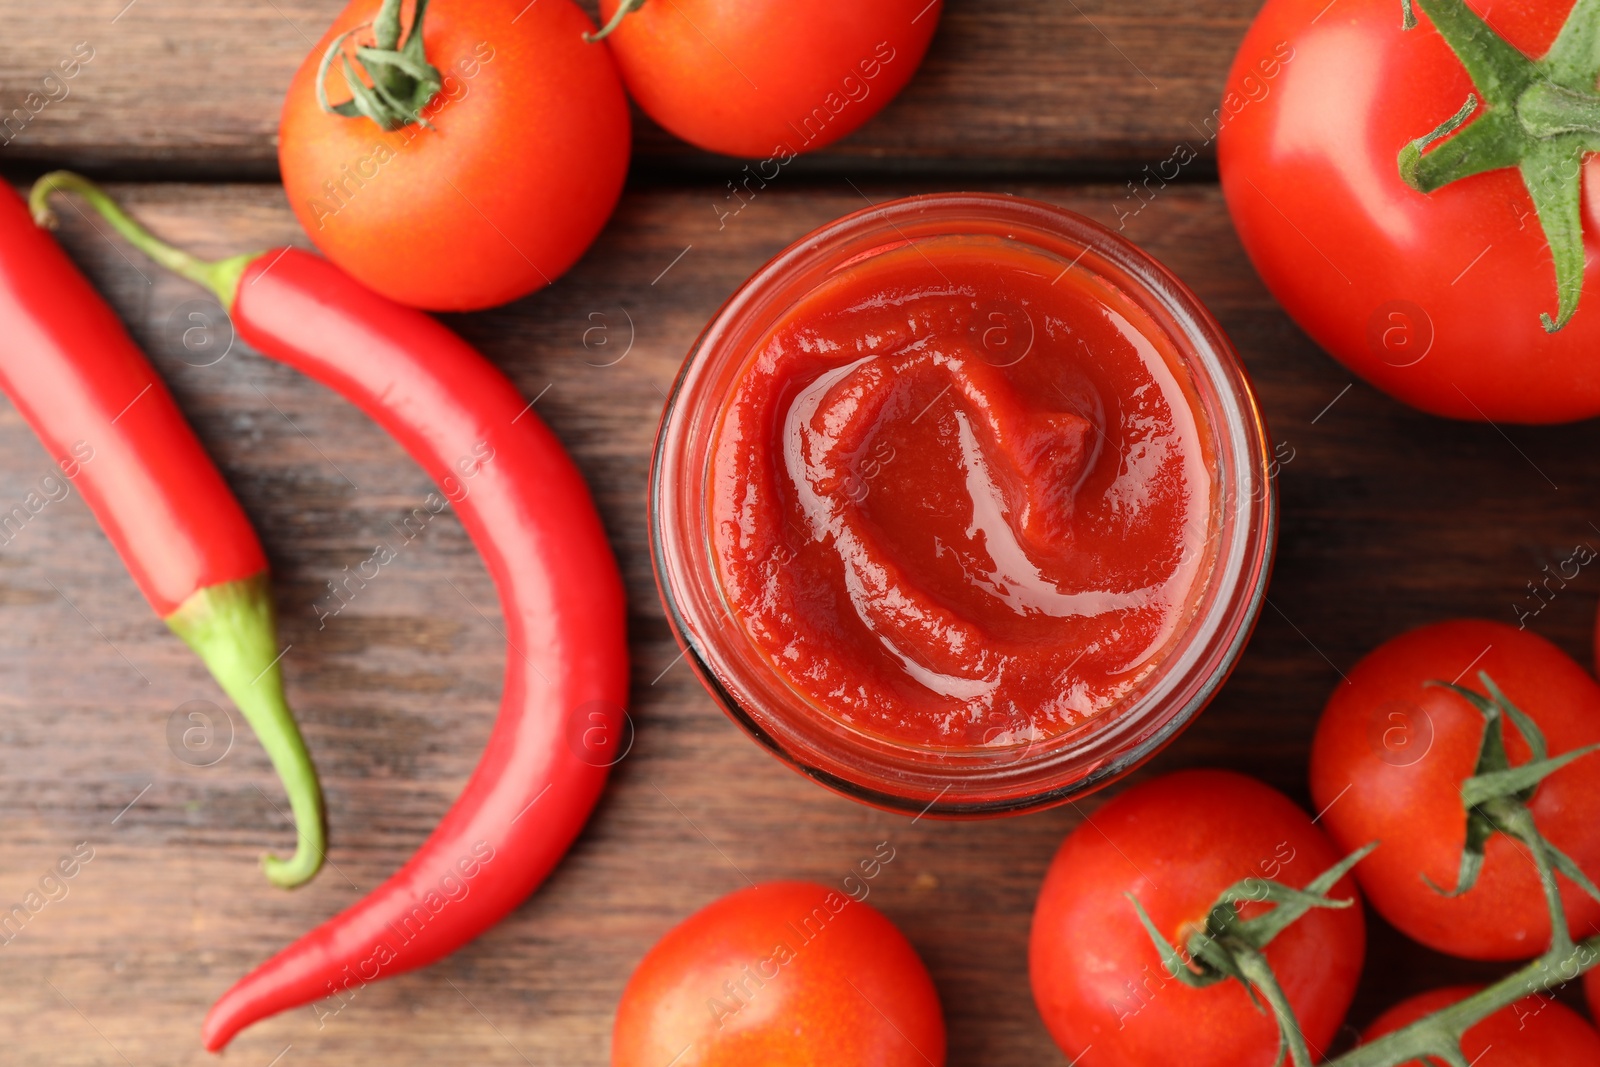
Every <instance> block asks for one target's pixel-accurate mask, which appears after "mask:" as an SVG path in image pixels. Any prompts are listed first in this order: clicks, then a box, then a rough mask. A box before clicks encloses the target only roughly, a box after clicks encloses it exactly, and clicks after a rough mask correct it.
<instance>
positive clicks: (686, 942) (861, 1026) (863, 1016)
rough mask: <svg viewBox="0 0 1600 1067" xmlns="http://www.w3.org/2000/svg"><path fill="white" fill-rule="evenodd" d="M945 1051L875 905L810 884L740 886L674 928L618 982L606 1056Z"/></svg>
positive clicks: (891, 1058)
mask: <svg viewBox="0 0 1600 1067" xmlns="http://www.w3.org/2000/svg"><path fill="white" fill-rule="evenodd" d="M675 1057H676V1058H675ZM944 1059H945V1030H944V1014H943V1011H942V1010H941V1008H940V1006H939V995H938V993H937V992H936V991H935V989H934V987H933V980H932V979H931V978H929V977H928V971H927V968H925V967H924V966H923V965H922V960H921V959H919V958H918V956H917V953H916V950H915V949H913V948H912V947H911V943H910V942H909V941H907V940H906V939H905V936H904V935H903V934H901V933H900V931H899V930H897V929H896V928H895V926H894V924H893V923H891V922H890V921H889V920H888V919H886V918H884V916H883V914H882V913H881V912H879V911H878V910H877V909H876V908H873V907H872V906H871V905H869V904H866V903H864V902H861V901H857V900H854V899H852V898H851V897H849V896H848V895H846V894H845V893H842V892H840V891H839V890H836V889H828V888H826V887H823V886H819V885H814V884H812V883H810V882H771V883H767V884H764V885H759V886H754V887H752V888H749V889H743V890H740V891H739V892H737V893H732V894H730V895H728V896H725V897H723V898H722V899H721V900H718V901H716V902H714V903H712V904H710V905H708V906H707V907H705V908H703V909H701V910H700V911H698V912H696V913H695V914H694V915H691V916H690V917H689V918H688V919H686V920H684V921H683V922H682V923H681V924H679V925H678V926H676V927H674V928H673V929H672V930H671V931H669V932H668V933H667V935H666V936H665V937H663V938H662V939H661V940H660V941H659V942H658V943H657V944H656V946H655V947H654V948H652V949H651V950H650V951H649V952H648V953H647V954H646V955H645V958H644V960H643V961H642V962H640V964H639V967H638V969H637V970H635V971H634V973H633V977H632V978H630V979H629V980H628V985H627V988H626V989H625V990H623V993H622V1003H621V1004H620V1005H619V1006H618V1008H617V1021H616V1026H615V1029H614V1030H613V1033H612V1038H611V1064H612V1067H664V1065H665V1064H668V1063H670V1064H672V1065H673V1067H749V1065H751V1064H761V1065H762V1067H813V1065H820V1064H838V1065H840V1067H850V1065H856V1064H861V1065H866V1064H871V1065H873V1067H928V1065H929V1064H932V1065H933V1067H942V1065H943V1064H944Z"/></svg>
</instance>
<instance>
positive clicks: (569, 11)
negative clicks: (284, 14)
mask: <svg viewBox="0 0 1600 1067" xmlns="http://www.w3.org/2000/svg"><path fill="white" fill-rule="evenodd" d="M592 28H593V24H592V23H591V22H590V21H589V19H588V17H587V16H586V15H584V13H583V12H582V11H581V10H579V9H578V8H577V7H576V6H575V5H574V4H573V3H572V2H571V0H541V2H540V3H536V4H528V3H525V2H523V0H473V2H471V3H436V4H434V5H433V6H431V7H430V6H428V5H427V4H426V0H421V2H419V0H405V2H402V0H351V3H350V5H349V6H348V7H347V8H345V10H344V12H343V13H341V14H340V16H339V17H338V18H337V19H336V20H335V21H334V24H333V25H332V26H331V27H329V29H328V32H327V34H326V35H324V37H323V39H322V41H321V42H320V43H319V44H318V45H317V47H316V48H315V49H314V50H313V51H312V52H311V54H310V55H308V56H307V57H306V59H305V62H304V63H303V64H302V65H301V67H300V70H299V72H298V73H296V74H295V76H294V80H293V82H292V83H291V84H290V86H289V93H288V96H287V98H286V99H285V100H284V104H283V117H282V119H281V122H280V125H279V129H278V139H279V140H278V163H279V167H280V170H281V171H282V175H283V185H284V192H285V194H286V195H287V197H288V200H289V205H290V206H291V207H292V208H293V209H294V212H295V215H296V217H298V218H299V220H300V223H301V225H302V226H304V227H305V230H306V233H307V234H308V235H310V237H311V240H312V241H313V242H314V243H315V244H316V246H317V247H318V248H319V249H321V250H322V252H323V253H324V254H325V255H326V256H327V257H328V258H329V259H331V260H333V261H334V262H335V263H336V264H338V265H339V266H340V267H342V268H343V269H344V270H345V271H346V272H347V273H349V274H350V275H352V276H354V277H355V278H356V279H358V280H359V281H362V282H364V283H365V284H366V285H367V286H368V287H369V288H371V289H375V290H377V291H378V292H379V293H382V294H383V295H384V296H387V297H389V298H391V299H393V300H397V301H399V302H401V303H404V304H410V305H412V306H414V307H421V308H427V309H430V310H436V311H465V310H469V309H472V308H482V307H489V306H492V305H495V304H502V303H505V302H506V301H508V300H512V299H515V298H516V297H519V296H522V295H524V294H526V293H529V292H532V291H533V290H535V289H538V288H539V287H541V286H544V285H547V284H549V283H550V281H551V280H553V279H554V278H556V277H557V276H559V275H560V274H561V273H562V272H564V271H565V270H566V269H567V268H568V267H570V266H572V264H573V263H574V262H576V261H577V259H578V257H579V256H580V255H582V253H583V251H584V249H586V248H588V246H589V244H590V243H591V242H592V241H593V240H594V238H595V236H596V235H597V234H598V233H599V232H600V228H601V227H602V226H603V225H604V224H605V221H606V219H607V218H608V217H609V216H610V215H611V210H612V208H613V207H614V206H615V205H616V202H617V197H618V195H619V194H620V193H621V191H622V182H623V178H624V177H625V175H626V172H627V168H628V150H629V119H628V107H627V100H626V98H625V96H624V94H623V90H622V83H621V80H620V79H619V78H618V77H617V70H616V65H615V64H614V63H613V62H612V60H611V56H610V54H609V53H608V52H607V51H606V50H605V49H603V48H592V47H590V46H588V45H586V44H584V43H583V40H582V35H583V33H584V32H585V31H587V30H589V29H592Z"/></svg>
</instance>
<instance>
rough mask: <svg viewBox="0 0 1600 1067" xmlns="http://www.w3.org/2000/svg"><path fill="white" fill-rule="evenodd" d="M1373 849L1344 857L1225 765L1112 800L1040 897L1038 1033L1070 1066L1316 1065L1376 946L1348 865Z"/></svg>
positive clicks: (1285, 802) (1036, 920)
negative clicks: (1045, 1034)
mask: <svg viewBox="0 0 1600 1067" xmlns="http://www.w3.org/2000/svg"><path fill="white" fill-rule="evenodd" d="M1367 851H1368V850H1366V849H1363V850H1361V851H1358V852H1355V853H1353V854H1352V855H1350V856H1348V857H1345V858H1344V859H1343V860H1341V859H1340V853H1339V851H1338V849H1337V848H1336V847H1335V845H1334V843H1333V842H1332V841H1330V840H1329V839H1328V838H1327V837H1326V836H1325V835H1324V834H1323V833H1322V831H1320V830H1318V829H1317V827H1316V826H1314V825H1313V824H1312V822H1311V819H1310V817H1309V816H1308V815H1306V814H1305V812H1303V811H1301V810H1300V809H1299V808H1298V807H1296V806H1295V804H1294V803H1293V802H1292V801H1290V800H1289V799H1288V798H1287V797H1285V796H1284V795H1283V794H1281V793H1279V792H1277V791H1276V790H1274V789H1272V788H1271V787H1269V786H1267V785H1264V784H1263V783H1261V782H1258V781H1255V780H1254V779H1251V778H1247V777H1245V776H1243V775H1240V774H1235V773H1233V772H1230V771H1219V770H1192V771H1181V772H1179V773H1176V774H1170V775H1167V776H1165V777H1163V778H1157V779H1154V780H1153V781H1149V782H1145V783H1142V784H1140V785H1137V786H1134V787H1133V788H1131V789H1128V790H1127V791H1125V792H1123V793H1120V794H1119V795H1117V796H1116V797H1114V798H1113V799H1112V800H1111V801H1109V802H1108V803H1106V804H1105V805H1104V806H1102V807H1101V808H1100V809H1099V810H1097V811H1095V812H1094V813H1093V814H1092V815H1090V816H1089V817H1087V818H1086V819H1085V821H1084V823H1083V825H1081V826H1079V827H1078V828H1077V829H1076V830H1074V831H1073V832H1072V833H1071V834H1069V835H1068V836H1067V839H1066V840H1065V841H1064V842H1063V843H1062V845H1061V849H1060V851H1058V852H1057V853H1056V856H1055V859H1054V860H1053V861H1052V862H1051V864H1050V868H1049V871H1048V873H1046V875H1045V879H1044V885H1043V887H1042V888H1041V889H1040V891H1039V902H1038V905H1037V906H1036V908H1035V910H1034V915H1033V929H1032V933H1031V935H1030V939H1029V947H1028V971H1029V977H1030V979H1031V983H1032V986H1033V997H1034V1001H1035V1003H1036V1004H1037V1005H1038V1008H1039V1014H1040V1015H1041V1016H1042V1017H1043V1018H1044V1023H1045V1026H1046V1027H1048V1028H1049V1030H1050V1034H1051V1036H1052V1037H1053V1038H1055V1041H1056V1044H1058V1045H1059V1046H1060V1047H1061V1050H1062V1052H1063V1053H1065V1054H1066V1057H1067V1059H1068V1060H1070V1061H1071V1062H1072V1063H1073V1064H1074V1065H1075V1067H1158V1065H1159V1067H1169V1065H1170V1064H1172V1063H1174V1062H1179V1061H1180V1060H1181V1062H1182V1063H1184V1064H1185V1065H1187V1067H1275V1065H1276V1064H1277V1063H1279V1062H1281V1059H1282V1058H1284V1057H1287V1058H1288V1059H1290V1060H1292V1061H1293V1062H1294V1063H1296V1064H1309V1063H1311V1062H1314V1061H1313V1059H1312V1056H1313V1055H1315V1056H1316V1057H1317V1058H1318V1059H1320V1055H1321V1052H1322V1050H1324V1049H1326V1047H1327V1045H1328V1042H1329V1040H1330V1039H1331V1038H1332V1037H1333V1035H1334V1032H1335V1031H1336V1030H1337V1029H1338V1027H1339V1024H1340V1023H1341V1022H1342V1021H1343V1019H1344V1015H1345V1011H1346V1009H1348V1008H1349V1006H1350V999H1351V997H1352V996H1353V995H1354V993H1355V988H1356V982H1357V979H1358V978H1359V976H1360V972H1361V962H1362V957H1363V956H1364V955H1365V952H1366V928H1365V924H1364V921H1363V919H1362V915H1361V908H1360V906H1359V895H1358V894H1357V892H1356V888H1355V885H1354V883H1353V882H1352V881H1351V880H1350V879H1349V878H1348V877H1346V876H1345V872H1346V871H1347V870H1349V868H1350V866H1351V865H1353V864H1354V863H1356V862H1357V861H1358V860H1360V858H1361V857H1362V856H1363V855H1365V854H1366V852H1367ZM1297 891H1302V892H1297ZM1296 1019H1298V1024H1296V1021H1295V1020H1296ZM1179 1050H1181V1055H1180V1051H1179Z"/></svg>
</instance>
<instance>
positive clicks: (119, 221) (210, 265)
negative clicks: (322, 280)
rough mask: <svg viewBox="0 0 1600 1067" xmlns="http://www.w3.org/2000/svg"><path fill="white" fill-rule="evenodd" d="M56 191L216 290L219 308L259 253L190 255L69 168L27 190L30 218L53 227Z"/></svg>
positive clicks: (161, 261) (144, 249)
mask: <svg viewBox="0 0 1600 1067" xmlns="http://www.w3.org/2000/svg"><path fill="white" fill-rule="evenodd" d="M57 192H64V193H77V194H78V195H79V196H81V197H83V199H84V200H86V201H87V202H88V204H89V206H90V207H92V208H94V210H95V211H96V212H97V213H98V214H99V215H100V217H101V218H103V219H105V220H106V222H108V223H110V224H111V228H112V229H114V230H116V231H117V232H118V233H120V234H121V235H122V236H123V237H124V238H126V239H127V242H128V243H129V244H131V245H133V247H135V248H137V249H138V250H139V251H141V252H143V253H144V254H145V255H147V256H149V257H150V258H151V259H152V260H154V261H155V262H156V263H157V264H158V265H160V266H163V267H165V268H167V269H168V270H170V271H172V272H173V273H174V274H177V275H180V276H181V277H184V278H188V279H189V280H190V281H193V282H198V283H199V284H201V285H203V286H205V287H206V288H207V289H209V290H211V291H212V292H213V293H216V294H217V299H218V300H220V301H222V306H223V308H225V309H226V310H228V311H232V310H233V298H234V296H235V295H236V294H237V293H238V292H239V279H240V277H241V276H242V275H243V274H244V270H245V268H246V267H247V266H249V265H250V263H251V262H252V261H253V260H255V259H256V258H257V257H258V256H259V254H260V253H256V252H252V253H248V254H246V255H242V256H229V257H228V258H227V259H219V260H215V261H211V260H204V259H200V258H198V257H197V256H193V255H190V254H189V253H188V252H185V251H183V249H181V248H175V247H173V246H172V245H169V244H167V243H166V242H165V241H163V240H161V239H160V238H158V237H156V236H155V234H153V233H151V232H150V231H149V230H147V229H145V228H144V226H142V225H140V224H139V223H138V222H136V221H135V220H134V218H133V217H132V216H131V215H129V214H128V213H127V212H126V211H124V210H123V208H122V205H121V204H119V203H117V202H116V201H115V200H113V199H112V198H111V196H110V194H108V193H107V192H106V191H105V190H104V189H102V188H100V187H99V186H98V185H96V184H95V183H94V182H92V181H90V180H89V179H88V178H85V177H84V176H83V175H81V174H74V173H73V172H72V171H69V170H56V171H51V172H50V173H49V174H46V175H45V176H44V177H42V178H40V179H39V180H38V181H37V182H34V184H33V191H32V192H31V193H29V194H28V209H29V211H30V212H32V214H33V221H34V222H35V223H37V224H38V225H40V226H43V227H45V228H46V229H51V230H53V229H55V227H56V222H57V219H56V213H55V211H54V210H53V209H52V208H51V207H50V196H51V194H52V193H57Z"/></svg>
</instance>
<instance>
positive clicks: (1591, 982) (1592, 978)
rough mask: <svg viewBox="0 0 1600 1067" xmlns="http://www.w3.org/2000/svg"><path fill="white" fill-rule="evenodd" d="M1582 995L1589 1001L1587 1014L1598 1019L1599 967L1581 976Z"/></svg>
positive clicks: (1599, 1002)
mask: <svg viewBox="0 0 1600 1067" xmlns="http://www.w3.org/2000/svg"><path fill="white" fill-rule="evenodd" d="M1583 996H1584V999H1585V1000H1586V1001H1588V1003H1589V1014H1590V1015H1591V1016H1593V1017H1594V1018H1596V1019H1600V969H1597V970H1592V971H1589V972H1588V973H1587V974H1585V975H1584V976H1583Z"/></svg>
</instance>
